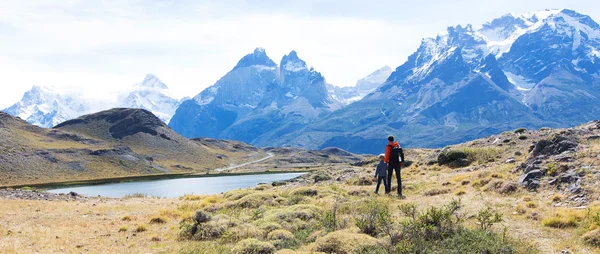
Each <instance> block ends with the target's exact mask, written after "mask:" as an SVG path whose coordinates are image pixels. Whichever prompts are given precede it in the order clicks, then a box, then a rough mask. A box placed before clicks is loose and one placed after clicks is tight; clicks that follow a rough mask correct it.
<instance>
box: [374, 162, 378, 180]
mask: <svg viewBox="0 0 600 254" xmlns="http://www.w3.org/2000/svg"><path fill="white" fill-rule="evenodd" d="M378 173H379V165H377V167H376V168H375V176H373V177H374V178H377V174H378Z"/></svg>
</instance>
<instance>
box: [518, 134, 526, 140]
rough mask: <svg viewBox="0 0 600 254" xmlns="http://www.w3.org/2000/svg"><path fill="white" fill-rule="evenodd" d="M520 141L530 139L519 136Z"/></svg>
mask: <svg viewBox="0 0 600 254" xmlns="http://www.w3.org/2000/svg"><path fill="white" fill-rule="evenodd" d="M519 139H520V140H526V139H528V137H527V135H521V136H519Z"/></svg>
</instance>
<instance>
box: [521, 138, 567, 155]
mask: <svg viewBox="0 0 600 254" xmlns="http://www.w3.org/2000/svg"><path fill="white" fill-rule="evenodd" d="M575 148H577V142H576V140H575V138H573V137H566V136H562V135H556V136H555V137H553V138H552V139H544V140H540V141H539V142H537V143H535V145H534V147H533V149H532V151H531V156H532V157H538V156H540V155H558V154H561V153H563V152H565V151H574V150H575Z"/></svg>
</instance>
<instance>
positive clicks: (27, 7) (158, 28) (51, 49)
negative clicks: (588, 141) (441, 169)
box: [0, 0, 600, 108]
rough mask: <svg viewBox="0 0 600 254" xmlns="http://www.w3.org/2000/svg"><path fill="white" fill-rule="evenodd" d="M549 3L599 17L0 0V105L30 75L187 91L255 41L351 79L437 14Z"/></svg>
mask: <svg viewBox="0 0 600 254" xmlns="http://www.w3.org/2000/svg"><path fill="white" fill-rule="evenodd" d="M558 8H569V9H573V10H575V11H578V12H580V13H583V14H586V15H590V16H591V17H592V18H593V19H594V20H596V21H600V3H598V1H592V0H588V1H577V0H570V1H565V0H562V1H557V0H546V1H541V0H539V1H538V0H534V1H516V0H508V1H501V0H497V1H486V0H456V1H441V0H438V1H433V0H419V1H388V0H381V1H356V0H354V1H353V0H346V1H342V0H338V1H333V0H322V1H316V0H303V1H300V0H298V1H278V0H260V1H249V0H247V1H242V0H236V1H233V0H230V1H227V0H222V1H187V0H183V1H181V0H177V1H176V0H170V1H167V0H153V1H151V0H138V1H123V0H116V1H101V0H88V1H76V0H49V1H22V0H3V1H2V7H1V8H0V75H1V76H2V78H3V81H4V82H2V84H1V85H0V86H1V88H2V91H3V92H2V93H0V108H4V107H7V106H9V105H11V104H13V103H14V102H16V101H18V100H19V99H20V97H21V96H22V94H23V93H24V92H25V91H26V90H28V89H30V88H31V86H32V85H42V86H44V85H46V86H55V87H57V88H63V89H69V90H71V91H80V92H81V93H84V94H92V95H94V96H96V95H98V96H100V95H102V96H110V93H108V92H106V91H111V90H114V89H120V88H122V87H124V86H130V85H132V84H134V83H137V82H139V81H141V80H142V79H143V77H144V75H145V74H146V73H154V74H156V75H157V76H158V77H159V78H161V79H162V80H163V81H164V82H165V83H166V84H167V85H168V86H169V87H170V88H171V89H172V92H173V93H174V94H175V95H177V96H181V97H183V96H194V95H195V94H197V93H198V92H200V91H201V90H202V89H204V88H206V87H207V86H210V85H212V84H214V82H215V81H216V80H218V79H219V78H220V77H221V76H223V75H224V74H225V73H226V72H227V71H229V70H231V68H233V66H234V65H235V63H236V62H237V61H238V60H239V59H240V58H241V57H242V56H244V55H245V54H247V53H250V52H252V51H253V50H254V48H255V47H263V48H265V49H266V51H267V54H268V55H269V56H270V57H271V58H273V60H274V61H275V62H279V60H280V59H281V57H282V56H283V55H284V54H286V53H288V52H289V51H291V50H296V51H298V55H299V56H300V57H301V58H303V59H304V60H305V61H306V62H307V63H308V65H311V66H313V67H315V69H317V70H318V71H320V72H321V73H323V75H324V76H325V77H326V79H327V81H328V82H329V83H331V84H334V85H340V86H347V85H353V84H354V83H355V81H356V80H357V79H359V78H362V77H363V76H365V75H367V74H369V73H370V72H371V71H373V70H375V69H378V68H380V67H382V66H384V65H386V64H387V65H390V66H391V67H392V68H395V67H397V66H398V65H400V64H402V63H403V62H404V61H405V60H406V58H407V57H408V55H410V54H411V53H413V52H414V51H415V50H416V48H417V47H418V46H419V44H420V42H421V39H422V38H423V37H433V36H435V35H436V34H437V33H438V32H440V31H443V30H445V29H446V27H448V26H454V25H457V24H462V25H466V24H469V23H470V24H473V25H475V26H478V25H481V24H482V23H485V22H487V21H490V20H492V19H494V18H496V17H499V16H502V15H504V14H506V13H509V12H530V11H536V10H542V9H558Z"/></svg>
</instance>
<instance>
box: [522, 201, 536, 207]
mask: <svg viewBox="0 0 600 254" xmlns="http://www.w3.org/2000/svg"><path fill="white" fill-rule="evenodd" d="M525 205H526V206H527V208H537V204H536V203H535V202H533V201H529V202H527V203H526V204H525Z"/></svg>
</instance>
